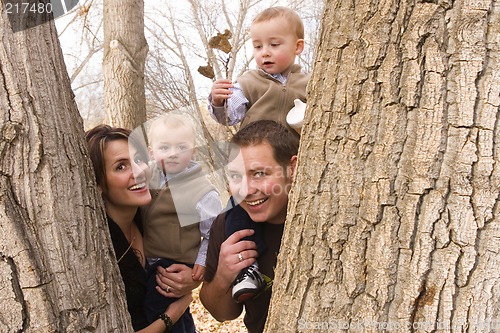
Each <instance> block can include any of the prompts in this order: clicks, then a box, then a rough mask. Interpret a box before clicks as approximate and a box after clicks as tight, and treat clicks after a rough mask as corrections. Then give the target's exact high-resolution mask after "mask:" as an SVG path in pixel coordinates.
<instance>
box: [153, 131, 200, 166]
mask: <svg viewBox="0 0 500 333" xmlns="http://www.w3.org/2000/svg"><path fill="white" fill-rule="evenodd" d="M150 140H151V153H152V155H153V158H154V160H155V161H156V165H157V166H158V168H160V169H161V170H163V172H164V173H169V174H175V173H179V172H181V171H184V170H185V169H186V168H187V167H188V165H189V162H190V161H191V159H192V158H193V155H194V141H195V139H194V134H193V132H192V130H191V129H190V128H187V127H178V128H168V127H158V128H156V129H155V131H154V133H153V134H152V135H151V138H150Z"/></svg>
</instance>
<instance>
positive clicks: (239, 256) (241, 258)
mask: <svg viewBox="0 0 500 333" xmlns="http://www.w3.org/2000/svg"><path fill="white" fill-rule="evenodd" d="M238 259H239V260H240V262H241V261H243V257H242V256H241V253H238Z"/></svg>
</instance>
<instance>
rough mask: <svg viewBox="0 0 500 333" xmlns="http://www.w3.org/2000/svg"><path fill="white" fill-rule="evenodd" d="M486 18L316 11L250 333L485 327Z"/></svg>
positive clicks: (489, 9)
mask: <svg viewBox="0 0 500 333" xmlns="http://www.w3.org/2000/svg"><path fill="white" fill-rule="evenodd" d="M498 22H500V3H499V2H498V1H494V0H489V1H488V0H486V1H481V2H478V1H473V2H465V1H453V2H447V1H425V2H413V1H407V0H404V1H392V2H375V3H373V2H372V3H365V2H359V1H357V2H345V1H341V0H330V1H328V2H327V5H326V11H325V14H324V18H323V28H322V35H321V39H320V40H321V45H320V47H319V51H318V56H317V61H316V64H315V68H314V73H313V76H312V78H311V82H310V85H309V98H308V106H307V114H306V125H305V127H304V129H303V136H302V142H301V147H300V152H299V165H298V173H297V177H296V181H295V185H294V188H293V189H292V192H291V197H290V204H289V214H288V218H287V222H286V227H285V234H284V236H283V242H282V249H281V253H280V255H279V259H278V265H277V268H276V279H275V281H274V287H273V298H272V306H271V309H270V311H269V318H268V323H267V329H266V332H278V331H280V332H297V331H300V332H314V331H316V332H325V331H326V329H327V328H329V329H331V331H332V332H336V331H339V330H340V329H345V331H349V332H365V331H372V332H373V331H382V330H383V329H384V328H385V330H387V331H389V330H391V329H392V331H397V332H413V331H419V332H423V331H425V332H431V331H434V330H438V331H439V330H441V331H448V332H449V331H451V330H453V331H465V330H467V332H494V331H498V329H499V328H500V317H499V316H500V297H499V295H500V270H499V269H498V267H500V256H499V252H500V228H499V225H500V224H499V218H500V212H499V206H498V200H499V199H498V197H499V193H500V169H499V168H498V165H499V164H498V163H499V162H500V157H499V154H500V146H499V145H498V141H499V134H500V133H499V130H500V128H499V126H498V119H499V116H500V85H499V84H498V82H499V80H500V25H499V24H498ZM318 138H322V139H318ZM305 212H307V213H305Z"/></svg>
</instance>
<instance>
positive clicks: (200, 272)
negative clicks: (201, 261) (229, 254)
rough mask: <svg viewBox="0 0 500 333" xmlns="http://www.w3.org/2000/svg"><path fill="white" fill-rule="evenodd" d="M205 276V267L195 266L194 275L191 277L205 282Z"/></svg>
mask: <svg viewBox="0 0 500 333" xmlns="http://www.w3.org/2000/svg"><path fill="white" fill-rule="evenodd" d="M204 275H205V267H203V266H201V265H198V264H195V265H194V267H193V274H192V275H191V277H192V278H193V280H195V281H203V277H204Z"/></svg>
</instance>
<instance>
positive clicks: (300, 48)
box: [295, 39, 304, 55]
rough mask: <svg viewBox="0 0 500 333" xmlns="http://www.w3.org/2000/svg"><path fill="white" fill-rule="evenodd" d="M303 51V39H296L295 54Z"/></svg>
mask: <svg viewBox="0 0 500 333" xmlns="http://www.w3.org/2000/svg"><path fill="white" fill-rule="evenodd" d="M302 51H304V40H303V39H297V45H296V46H295V55H299V54H301V53H302Z"/></svg>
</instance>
